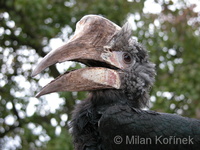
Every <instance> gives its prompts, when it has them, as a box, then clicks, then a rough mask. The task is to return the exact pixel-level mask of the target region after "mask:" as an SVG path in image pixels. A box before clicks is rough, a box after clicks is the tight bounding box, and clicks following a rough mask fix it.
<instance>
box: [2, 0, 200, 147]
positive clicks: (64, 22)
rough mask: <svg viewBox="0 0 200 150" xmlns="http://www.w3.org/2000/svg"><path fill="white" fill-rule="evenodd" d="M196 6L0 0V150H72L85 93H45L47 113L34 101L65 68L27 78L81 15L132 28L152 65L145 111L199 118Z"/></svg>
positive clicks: (183, 2)
mask: <svg viewBox="0 0 200 150" xmlns="http://www.w3.org/2000/svg"><path fill="white" fill-rule="evenodd" d="M199 7H200V6H198V7H196V5H194V4H191V3H190V2H189V1H187V0H180V1H176V2H174V1H172V0H147V1H141V0H128V1H124V0H96V1H92V0H89V1H87V2H86V1H84V0H79V1H77V0H31V1H27V0H7V1H6V0H0V70H1V71H0V149H34V150H35V149H52V150H53V149H69V150H70V149H73V148H72V144H71V137H70V134H69V133H68V122H69V121H70V116H71V111H72V109H73V106H74V104H75V103H76V101H77V102H78V100H79V99H84V97H85V94H86V93H85V92H78V93H77V92H64V93H60V94H59V96H58V94H51V95H52V96H51V97H53V98H54V99H55V100H56V102H54V105H55V103H57V107H55V108H51V106H50V103H52V101H55V100H52V98H51V97H48V96H44V97H42V98H40V99H39V100H38V99H36V98H34V95H35V93H36V92H38V89H39V86H43V85H44V84H46V83H44V82H49V79H52V77H53V78H55V77H57V76H58V75H59V74H60V73H63V72H64V71H66V69H67V67H66V68H64V69H59V66H52V67H50V69H46V72H45V73H44V74H43V75H38V76H37V77H36V78H34V79H33V78H32V77H31V76H30V74H31V71H32V69H33V68H34V67H35V65H36V64H37V63H38V61H39V60H40V59H41V57H44V56H45V55H46V53H48V52H49V51H50V50H51V47H53V46H54V45H55V44H56V45H59V43H60V41H61V40H62V41H64V42H65V41H67V40H68V38H69V37H70V36H71V34H72V33H73V31H74V30H75V23H76V22H77V21H78V20H79V19H80V18H81V17H82V16H84V15H86V14H99V15H103V16H105V17H106V18H108V19H110V20H112V21H113V22H115V23H117V24H118V25H120V26H121V25H123V24H124V22H125V21H126V20H129V22H130V23H131V24H132V25H133V29H134V36H136V37H137V38H138V41H139V42H142V43H143V44H144V45H145V46H146V47H147V49H148V50H149V51H150V55H151V58H152V61H153V62H155V63H156V65H157V74H158V76H157V79H156V83H155V86H154V88H153V90H152V96H151V103H150V106H151V107H152V108H151V109H153V110H157V111H163V112H170V113H178V114H181V115H185V116H188V117H196V118H197V117H199V116H200V115H199V112H200V103H199V97H200V94H199V91H200V84H199V83H200V78H199V76H200V65H199V64H200V59H199V57H200V51H199V48H200V43H199V41H200V13H199V11H200V10H199ZM53 38H54V39H53ZM52 39H53V40H52ZM58 39H61V40H58ZM52 41H54V42H52ZM58 41H59V43H58ZM56 42H57V43H56ZM63 67H65V66H63ZM80 67H81V65H80V64H74V63H73V64H72V65H71V67H70V68H68V69H74V68H80ZM47 79H48V80H47Z"/></svg>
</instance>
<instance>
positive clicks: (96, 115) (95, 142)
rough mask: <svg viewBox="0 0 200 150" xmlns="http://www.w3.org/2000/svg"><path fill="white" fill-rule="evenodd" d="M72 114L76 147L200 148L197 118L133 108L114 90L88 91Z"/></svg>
mask: <svg viewBox="0 0 200 150" xmlns="http://www.w3.org/2000/svg"><path fill="white" fill-rule="evenodd" d="M107 93H108V95H110V96H108V95H107ZM112 94H113V95H112ZM114 95H115V96H114ZM98 98H100V99H98ZM73 114H74V115H73V120H72V122H71V126H72V128H73V131H72V135H73V137H74V143H76V144H75V149H76V150H93V149H95V150H122V149H126V150H132V149H136V150H137V149H138V150H139V149H142V148H145V149H149V150H159V149H166V150H177V149H180V150H184V149H185V150H186V149H187V150H188V149H190V150H198V149H199V145H200V128H199V127H200V121H199V120H197V119H192V118H187V117H181V116H179V115H175V114H168V113H158V112H155V111H150V110H142V109H139V108H134V107H132V106H131V105H129V104H128V103H126V102H125V97H123V96H122V95H121V94H119V95H118V94H116V91H101V92H98V93H97V92H95V93H93V94H91V96H90V97H89V98H88V99H86V100H84V101H82V102H81V103H80V104H78V106H77V107H76V109H75V111H74V113H73Z"/></svg>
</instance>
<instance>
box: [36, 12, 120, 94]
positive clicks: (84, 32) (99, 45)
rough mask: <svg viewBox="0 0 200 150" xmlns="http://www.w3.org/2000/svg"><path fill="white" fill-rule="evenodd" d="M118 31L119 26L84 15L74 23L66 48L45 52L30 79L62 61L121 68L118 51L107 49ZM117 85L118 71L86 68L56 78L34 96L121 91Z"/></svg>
mask: <svg viewBox="0 0 200 150" xmlns="http://www.w3.org/2000/svg"><path fill="white" fill-rule="evenodd" d="M120 30H121V27H119V26H117V25H116V24H114V23H113V22H111V21H109V20H107V19H105V18H103V17H101V16H97V15H87V16H84V17H83V18H82V19H81V20H80V21H79V22H78V23H77V25H76V31H75V33H74V36H73V37H72V38H71V39H70V40H69V41H68V42H67V43H66V44H65V45H63V46H61V47H59V48H58V49H56V50H54V51H51V52H50V53H48V54H47V55H46V56H45V57H44V58H43V59H42V61H41V62H40V63H39V64H38V65H37V67H36V68H35V70H34V71H33V72H32V76H36V75H37V74H39V73H40V72H41V71H43V70H44V69H45V68H47V67H49V66H51V65H53V64H56V63H58V62H59V63H61V62H64V61H76V62H82V63H84V64H86V65H88V64H89V63H88V62H92V61H94V62H101V63H105V64H108V65H110V66H113V67H115V68H119V69H123V66H122V65H121V64H120V60H119V59H120V58H119V54H118V53H119V52H118V51H112V49H110V47H109V45H111V44H112V40H113V38H114V37H115V36H116V35H117V34H118V33H119V32H120ZM110 43H111V44H110ZM120 86H121V81H120V77H119V73H118V71H116V70H113V69H109V68H104V67H86V68H83V69H78V70H75V71H71V72H68V73H66V74H64V75H61V76H59V77H58V78H56V79H55V80H53V81H52V82H50V83H49V84H47V85H46V86H45V87H43V88H42V90H41V92H39V93H38V94H37V95H36V96H37V97H39V96H42V95H44V94H48V93H52V92H58V91H90V90H98V89H109V88H114V89H120Z"/></svg>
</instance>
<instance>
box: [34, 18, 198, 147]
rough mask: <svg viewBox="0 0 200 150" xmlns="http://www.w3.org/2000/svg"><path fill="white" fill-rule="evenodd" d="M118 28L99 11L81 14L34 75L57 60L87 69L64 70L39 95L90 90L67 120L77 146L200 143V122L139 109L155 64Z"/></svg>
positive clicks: (125, 28) (126, 31)
mask: <svg viewBox="0 0 200 150" xmlns="http://www.w3.org/2000/svg"><path fill="white" fill-rule="evenodd" d="M131 35H132V32H131V27H130V25H129V24H128V23H126V24H125V25H124V26H123V27H122V28H120V27H119V26H117V25H116V24H114V23H113V22H111V21H109V20H107V19H105V18H103V17H101V16H97V15H88V16H85V17H83V18H82V19H81V20H80V21H79V22H78V23H77V26H76V31H75V34H74V36H73V37H72V39H70V40H69V41H68V43H66V44H65V45H63V46H62V47H60V48H58V49H56V50H54V51H52V52H50V53H49V54H47V55H46V56H45V57H44V58H43V60H42V61H41V62H40V63H39V64H38V66H37V67H36V69H35V70H34V71H33V76H34V75H36V74H38V73H40V72H41V71H42V70H44V69H45V68H47V67H48V66H50V65H52V64H55V63H57V62H63V61H69V60H72V61H76V62H81V63H83V64H85V65H86V66H88V67H86V68H82V69H78V70H73V71H69V72H66V73H65V74H63V75H61V76H59V77H58V78H56V79H55V80H53V81H52V82H50V83H49V84H47V85H46V86H45V87H44V88H43V89H42V90H41V91H40V92H39V93H38V94H37V97H39V96H41V95H44V94H48V93H52V92H57V91H89V97H88V98H87V99H86V100H84V101H81V102H80V103H79V104H77V106H76V108H75V110H74V112H73V116H72V121H71V124H70V126H71V129H72V136H73V139H74V140H73V141H74V147H75V150H124V149H125V150H132V149H136V150H137V149H141V148H144V149H149V150H150V149H151V150H160V149H167V150H177V149H180V150H183V149H192V150H198V149H199V148H200V121H199V120H197V119H191V118H185V117H181V116H178V115H174V114H166V113H157V112H154V111H149V110H148V111H147V110H143V109H142V108H143V107H145V106H147V104H148V101H149V89H150V88H151V87H152V86H153V83H154V77H155V75H156V73H155V65H154V64H153V63H151V62H150V61H149V55H148V53H147V51H146V49H145V48H144V47H143V46H142V45H141V44H139V43H138V42H137V41H135V40H134V39H132V37H131Z"/></svg>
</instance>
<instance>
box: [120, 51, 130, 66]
mask: <svg viewBox="0 0 200 150" xmlns="http://www.w3.org/2000/svg"><path fill="white" fill-rule="evenodd" d="M122 57H123V61H124V63H126V64H130V63H131V62H132V56H131V54H129V53H124V54H123V56H122Z"/></svg>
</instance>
